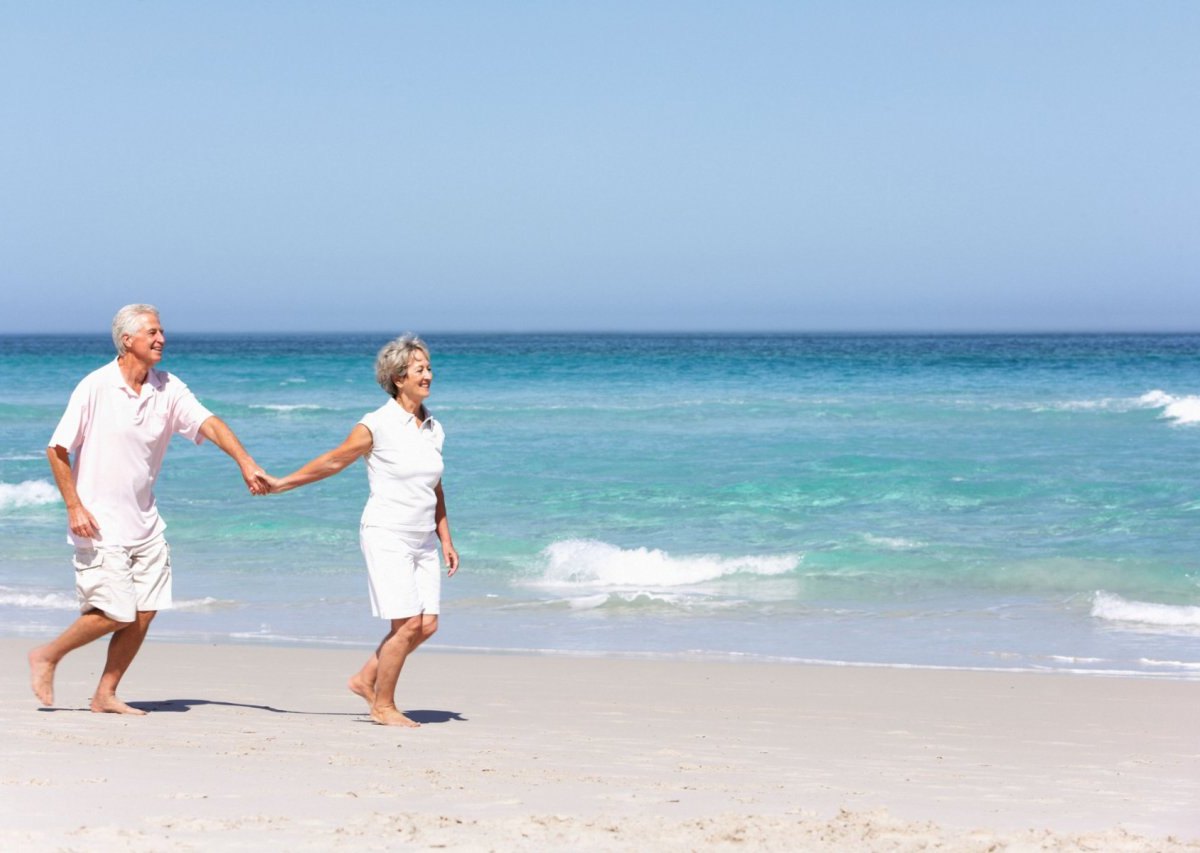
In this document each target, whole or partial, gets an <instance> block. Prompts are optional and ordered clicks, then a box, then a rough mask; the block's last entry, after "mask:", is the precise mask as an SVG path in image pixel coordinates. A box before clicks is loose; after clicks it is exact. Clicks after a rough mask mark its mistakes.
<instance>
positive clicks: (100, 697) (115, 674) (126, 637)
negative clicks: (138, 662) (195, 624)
mask: <svg viewBox="0 0 1200 853" xmlns="http://www.w3.org/2000/svg"><path fill="white" fill-rule="evenodd" d="M155 615H157V611H155V610H141V611H138V615H137V621H135V622H130V623H129V624H127V625H126V626H125V627H124V628H121V629H120V630H118V631H117V632H116V633H115V634H113V637H112V639H111V640H109V642H108V659H107V660H106V661H105V662H104V672H103V674H101V676H100V684H99V686H97V687H96V695H95V696H93V697H92V710H93V711H94V712H96V713H98V714H135V715H137V716H145V714H146V712H145V711H143V710H141V709H139V708H134V707H133V706H132V705H126V704H125V703H124V702H122V701H121V700H120V699H118V698H117V685H118V684H120V683H121V678H122V676H124V675H125V670H127V669H129V665H130V664H131V663H133V659H134V658H135V657H136V656H137V653H138V649H140V648H141V647H142V641H143V640H144V639H146V632H147V631H149V630H150V623H151V622H152V621H153V620H154V617H155Z"/></svg>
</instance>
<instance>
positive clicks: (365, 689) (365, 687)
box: [346, 672, 375, 708]
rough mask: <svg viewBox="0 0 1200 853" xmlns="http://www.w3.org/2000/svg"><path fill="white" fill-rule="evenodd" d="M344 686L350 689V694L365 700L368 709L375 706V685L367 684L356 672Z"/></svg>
mask: <svg viewBox="0 0 1200 853" xmlns="http://www.w3.org/2000/svg"><path fill="white" fill-rule="evenodd" d="M346 686H347V687H349V688H350V692H351V693H354V694H356V695H358V696H361V697H362V698H363V699H365V700H366V701H367V707H368V708H372V707H374V706H375V685H374V684H367V683H366V682H365V681H363V680H362V676H360V675H359V674H358V673H357V672H356V673H354V675H352V676H350V680H349V681H347V682H346Z"/></svg>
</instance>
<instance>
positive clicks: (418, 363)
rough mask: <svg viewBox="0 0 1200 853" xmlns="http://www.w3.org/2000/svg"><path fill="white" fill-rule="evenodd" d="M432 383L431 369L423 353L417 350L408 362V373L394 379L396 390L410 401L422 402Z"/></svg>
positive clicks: (427, 394)
mask: <svg viewBox="0 0 1200 853" xmlns="http://www.w3.org/2000/svg"><path fill="white" fill-rule="evenodd" d="M432 383H433V368H431V367H430V366H429V359H428V358H426V356H425V353H423V352H421V351H420V350H417V351H416V352H414V353H413V354H412V358H410V359H409V361H408V372H407V373H405V374H404V375H403V376H397V377H396V389H397V390H398V391H399V393H400V395H402V396H405V397H407V398H408V399H410V400H417V401H418V402H424V401H425V398H426V397H428V396H429V386H430V385H431V384H432Z"/></svg>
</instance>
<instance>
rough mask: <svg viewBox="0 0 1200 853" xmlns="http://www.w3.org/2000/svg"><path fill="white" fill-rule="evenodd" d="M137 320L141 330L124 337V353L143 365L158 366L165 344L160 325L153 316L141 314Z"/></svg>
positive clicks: (164, 336)
mask: <svg viewBox="0 0 1200 853" xmlns="http://www.w3.org/2000/svg"><path fill="white" fill-rule="evenodd" d="M138 320H139V321H140V322H141V324H142V325H141V328H140V329H139V330H138V331H137V332H136V333H134V334H132V335H125V352H127V353H129V354H130V355H132V356H133V357H134V358H135V359H137V360H138V361H140V362H143V363H145V364H158V363H159V362H160V361H162V357H163V347H165V346H166V344H167V338H166V335H164V334H163V330H162V323H160V322H159V319H158V317H156V316H155V315H153V314H142V315H140V316H139V317H138Z"/></svg>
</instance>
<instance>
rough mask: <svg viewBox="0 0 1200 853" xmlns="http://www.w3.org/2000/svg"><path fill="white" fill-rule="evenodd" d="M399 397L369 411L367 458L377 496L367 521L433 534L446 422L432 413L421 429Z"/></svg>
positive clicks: (369, 501)
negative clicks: (369, 438) (443, 422)
mask: <svg viewBox="0 0 1200 853" xmlns="http://www.w3.org/2000/svg"><path fill="white" fill-rule="evenodd" d="M413 420H414V418H413V416H412V415H411V414H409V413H408V412H406V411H404V407H402V406H401V405H400V404H399V403H397V402H396V401H395V400H388V401H387V402H386V403H384V404H383V405H382V406H380V407H379V408H378V409H376V410H375V411H373V412H369V413H368V414H366V415H363V417H362V419H361V420H360V421H359V423H360V424H362V425H363V426H365V427H366V428H367V429H369V430H370V431H371V451H370V453H368V454H367V455H366V457H365V461H366V463H367V482H368V483H370V486H371V496H370V497H369V498H367V505H366V506H365V507H363V514H362V522H361V523H362V524H363V525H365V526H368V527H386V528H388V529H390V530H411V531H416V532H420V533H428V532H430V531H432V530H433V529H434V528H435V526H436V525H435V520H434V511H435V510H436V509H437V494H436V493H435V492H434V489H435V488H436V487H437V484H438V483H440V482H441V481H442V469H443V468H444V463H443V462H442V443H443V442H444V441H445V433H443V432H442V425H441V424H439V423H438V422H437V421H435V420H434V419H433V416H432V415H430V414H429V413H428V412H426V416H425V420H424V421H423V422H422V423H421V426H420V428H419V429H418V428H417V425H416V424H414V423H413Z"/></svg>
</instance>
